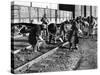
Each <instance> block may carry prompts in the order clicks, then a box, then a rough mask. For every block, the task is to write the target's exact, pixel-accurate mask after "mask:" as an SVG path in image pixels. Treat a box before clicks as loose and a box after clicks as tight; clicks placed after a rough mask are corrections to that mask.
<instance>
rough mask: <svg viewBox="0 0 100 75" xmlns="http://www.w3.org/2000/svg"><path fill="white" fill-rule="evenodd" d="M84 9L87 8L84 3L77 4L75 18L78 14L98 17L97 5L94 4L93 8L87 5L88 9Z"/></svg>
mask: <svg viewBox="0 0 100 75" xmlns="http://www.w3.org/2000/svg"><path fill="white" fill-rule="evenodd" d="M84 9H85V6H84V5H75V18H76V17H78V16H82V17H88V16H90V15H92V16H94V17H97V7H96V6H92V9H91V7H90V6H86V9H85V10H86V11H85V10H84ZM85 13H86V14H85ZM85 15H86V16H85Z"/></svg>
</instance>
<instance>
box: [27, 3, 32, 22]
mask: <svg viewBox="0 0 100 75" xmlns="http://www.w3.org/2000/svg"><path fill="white" fill-rule="evenodd" d="M31 7H32V2H30V7H29V8H28V10H29V22H30V23H31Z"/></svg>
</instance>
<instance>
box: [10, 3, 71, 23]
mask: <svg viewBox="0 0 100 75" xmlns="http://www.w3.org/2000/svg"><path fill="white" fill-rule="evenodd" d="M44 14H46V17H47V18H48V20H49V22H53V23H55V22H57V23H59V22H62V21H64V20H66V19H68V20H69V19H72V16H73V15H72V12H70V11H62V10H57V9H49V8H40V7H30V6H21V5H12V8H11V22H12V23H21V22H27V23H29V22H30V21H31V20H33V22H34V23H41V21H40V20H41V18H42V17H43V15H44Z"/></svg>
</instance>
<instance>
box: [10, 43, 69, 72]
mask: <svg viewBox="0 0 100 75" xmlns="http://www.w3.org/2000/svg"><path fill="white" fill-rule="evenodd" d="M67 44H69V42H65V43H63V44H61V45H59V46H57V47H55V48H53V49H51V50H49V51H48V52H46V53H44V54H42V55H41V56H39V57H37V58H35V59H33V60H31V61H29V62H27V63H25V64H24V65H21V66H19V67H18V68H16V69H12V71H13V72H12V73H22V72H23V71H25V70H27V69H28V68H29V67H31V65H32V64H35V63H37V62H39V61H41V60H43V59H45V58H46V57H48V56H49V55H51V54H53V53H54V52H56V51H57V49H59V47H60V46H65V45H67ZM19 51H20V50H19Z"/></svg>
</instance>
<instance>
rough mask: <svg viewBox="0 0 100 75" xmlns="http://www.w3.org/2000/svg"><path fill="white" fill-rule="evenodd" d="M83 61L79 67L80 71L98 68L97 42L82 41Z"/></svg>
mask: <svg viewBox="0 0 100 75" xmlns="http://www.w3.org/2000/svg"><path fill="white" fill-rule="evenodd" d="M80 49H81V50H82V59H81V60H80V62H79V65H78V67H77V69H78V70H86V69H96V68H97V41H95V40H91V39H83V40H80Z"/></svg>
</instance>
